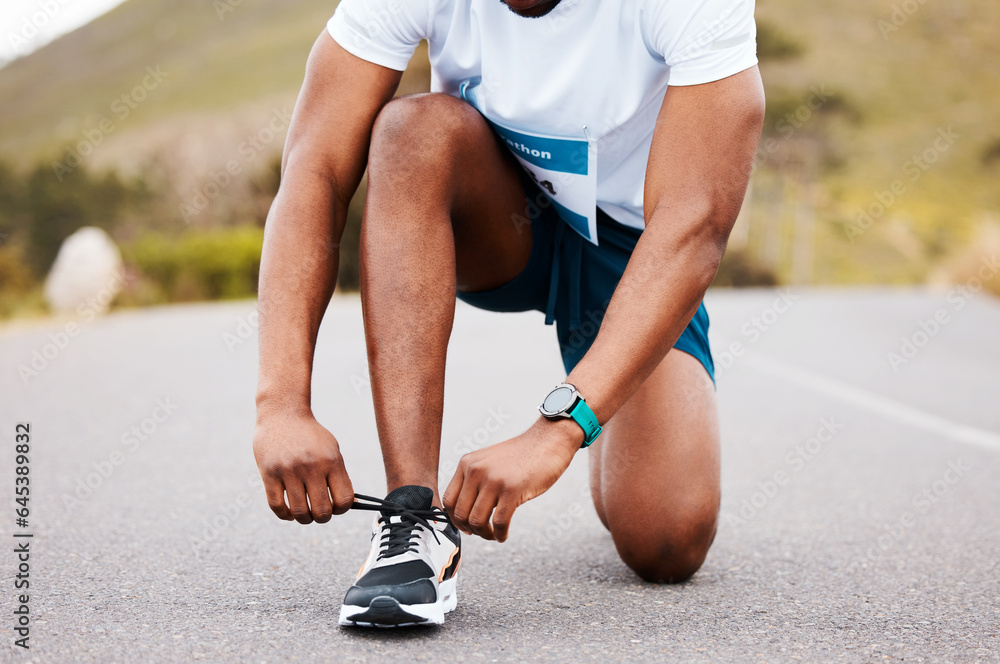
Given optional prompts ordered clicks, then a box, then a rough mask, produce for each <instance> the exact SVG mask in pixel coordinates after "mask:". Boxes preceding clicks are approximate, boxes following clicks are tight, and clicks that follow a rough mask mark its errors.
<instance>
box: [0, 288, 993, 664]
mask: <svg viewBox="0 0 1000 664" xmlns="http://www.w3.org/2000/svg"><path fill="white" fill-rule="evenodd" d="M708 304H709V311H710V313H711V316H712V341H713V345H714V346H715V349H716V355H717V362H718V363H719V369H718V395H719V403H720V409H721V419H722V438H723V448H724V457H723V464H724V465H723V485H724V500H723V505H722V518H721V523H720V528H719V534H718V537H717V539H716V542H715V545H714V547H713V549H712V551H711V553H710V554H709V557H708V560H707V561H706V563H705V566H704V567H703V569H702V570H701V571H700V572H699V573H698V574H697V576H696V577H695V578H694V579H693V580H692V581H690V582H689V583H686V584H683V585H679V586H656V585H649V584H646V583H643V582H641V581H640V580H639V579H638V578H637V577H636V576H634V575H633V574H632V573H631V572H630V571H629V570H628V569H627V568H625V567H624V566H623V565H622V564H621V563H620V562H619V560H618V557H617V556H616V554H615V550H614V548H613V545H612V542H611V540H610V537H609V535H608V534H607V533H606V532H605V530H604V529H603V528H602V526H601V525H600V523H599V521H598V520H597V517H596V516H595V514H594V512H593V508H592V506H591V504H590V501H589V496H588V492H587V487H586V463H587V459H586V455H587V454H586V452H581V453H580V454H579V455H578V456H577V459H576V461H575V462H574V463H573V465H572V467H571V468H570V470H569V471H568V472H567V474H566V475H565V476H564V477H563V478H562V479H561V480H560V481H559V482H558V484H557V485H556V486H555V487H554V488H553V489H552V490H551V491H549V492H548V493H547V494H546V495H544V496H542V497H540V498H538V499H537V500H535V501H533V502H531V503H529V504H528V505H526V506H524V507H522V508H521V509H520V510H518V512H517V514H516V516H515V519H514V522H513V527H512V532H511V537H510V540H509V541H508V542H507V543H505V544H502V545H500V544H496V543H492V542H485V541H482V540H476V539H472V538H466V544H465V546H466V549H465V559H464V561H463V562H464V564H463V568H462V571H461V573H460V575H459V579H460V583H459V586H458V587H459V605H458V609H457V611H455V612H454V613H453V614H451V615H449V616H448V619H447V623H446V624H445V625H444V626H443V627H442V628H424V629H407V630H396V631H385V630H359V629H343V628H340V627H338V626H337V615H338V610H339V608H340V601H341V599H342V597H343V594H344V591H345V590H346V588H347V587H348V586H349V585H350V583H351V581H352V580H353V578H354V575H355V573H356V571H357V569H358V567H359V566H360V564H361V563H362V561H363V559H364V557H365V555H366V552H367V548H368V528H369V524H370V518H371V515H370V513H363V512H351V513H348V514H347V515H345V516H342V517H338V518H335V519H334V520H333V521H332V522H330V523H328V524H326V525H310V526H307V527H306V526H301V525H298V524H296V523H287V522H282V521H279V520H278V519H276V518H275V517H274V516H273V515H272V514H271V512H270V511H269V509H268V508H267V505H266V502H265V499H264V496H263V493H262V491H261V482H260V479H259V477H258V476H257V472H256V467H255V465H254V463H253V459H252V455H251V447H250V442H251V434H252V432H253V424H254V404H253V396H254V388H255V380H256V371H257V350H256V343H257V338H256V331H255V329H254V324H255V318H254V316H253V312H254V304H253V303H251V302H238V303H227V304H212V305H192V306H179V307H166V308H161V309H154V310H146V311H126V312H121V313H116V314H113V315H110V316H107V317H106V318H103V319H99V320H94V321H90V320H87V319H80V320H73V319H68V320H63V321H55V322H52V321H50V322H46V323H32V324H27V325H25V324H21V325H18V326H13V327H11V326H8V327H7V328H6V329H4V330H3V331H0V360H2V362H0V366H2V376H0V390H2V394H3V399H2V403H0V426H2V429H0V437H2V439H3V440H4V445H3V452H2V458H3V462H2V464H3V465H2V467H3V472H2V477H3V478H5V479H4V480H3V482H4V484H5V485H6V486H4V487H2V488H0V490H2V491H3V494H4V495H5V496H10V497H9V498H6V499H5V501H6V502H7V504H8V505H9V509H6V510H5V514H4V515H3V518H2V520H0V524H2V533H0V535H2V537H3V538H4V539H3V541H4V542H5V543H6V544H4V546H3V548H4V549H5V550H8V551H12V550H13V548H14V544H13V543H14V542H16V541H19V540H15V539H14V538H12V537H11V536H12V534H13V533H15V532H32V533H33V534H34V538H33V539H32V540H31V552H32V557H31V571H30V574H31V577H30V583H31V588H30V591H31V593H30V601H29V604H30V611H31V618H32V623H31V632H30V641H29V643H30V645H31V649H30V650H29V651H24V650H22V649H21V648H16V647H13V645H12V643H13V641H14V639H15V634H14V631H13V627H14V622H13V613H12V612H13V611H14V609H15V607H16V603H15V593H14V590H13V577H14V575H15V566H16V564H17V563H16V560H15V555H14V554H13V553H8V554H6V555H4V556H3V557H2V560H0V565H2V569H3V576H4V581H3V586H4V592H3V595H2V597H3V615H4V616H5V617H4V618H3V619H2V621H0V623H2V624H0V633H2V634H3V638H4V640H5V643H4V645H3V649H2V650H0V653H3V654H2V656H0V660H2V661H14V662H27V661H36V662H56V663H58V662H101V663H109V662H147V661H152V662H161V661H163V662H167V661H177V662H191V661H206V662H226V661H232V662H251V663H254V662H312V661H331V662H332V661H336V662H354V661H358V662H376V661H395V662H408V661H462V662H471V663H475V662H510V661H602V662H611V661H635V662H647V661H696V662H697V661H703V662H722V661H732V662H758V661H759V662H788V661H811V662H881V661H907V662H923V661H926V662H944V661H955V662H997V661H1000V634H998V633H1000V585H998V577H1000V565H998V559H1000V489H998V486H1000V407H998V406H1000V371H998V369H1000V303H998V301H997V300H995V299H991V298H990V297H989V296H986V295H984V294H981V293H975V292H973V291H965V292H963V293H960V294H957V295H956V293H952V294H951V296H950V297H949V296H948V294H947V293H945V292H941V293H937V292H928V291H912V290H901V291H895V290H860V291H853V290H823V289H818V290H809V289H805V290H793V291H771V290H750V291H739V292H735V291H713V292H711V294H710V296H709V303H708ZM942 312H943V313H942ZM69 323H76V324H77V325H78V327H77V328H72V331H73V332H74V333H75V334H74V335H73V336H70V335H68V334H67V335H66V336H65V337H63V336H61V333H63V332H65V331H66V329H67V327H66V326H67V325H68V324H69ZM453 339H454V342H453V346H452V350H451V354H450V359H449V369H448V380H449V382H448V388H447V406H446V415H445V427H444V439H443V443H442V477H443V478H444V479H447V478H449V477H450V472H449V471H450V469H452V468H453V467H454V463H455V461H457V460H458V458H459V457H460V456H461V454H462V453H463V452H467V451H469V450H471V449H474V448H478V447H482V446H484V445H488V444H491V443H495V442H499V441H500V440H503V439H504V438H506V437H508V436H512V435H515V434H517V433H519V432H521V431H522V430H523V429H524V428H526V427H527V426H528V425H529V423H530V422H532V421H533V419H534V418H535V417H536V411H535V406H536V404H537V402H538V401H539V399H540V397H541V396H542V395H544V394H545V392H546V391H547V390H548V389H549V388H550V387H551V386H552V385H553V384H555V383H557V382H559V381H560V380H561V379H562V378H563V374H562V373H561V371H562V370H561V364H560V361H559V358H558V352H557V347H556V342H555V340H554V334H553V331H552V329H551V328H546V327H544V326H543V325H542V315H541V314H537V313H527V314H516V315H499V314H491V313H486V312H481V311H477V310H474V309H472V308H470V307H467V306H464V305H459V309H458V313H457V317H456V323H455V333H454V337H453ZM904 340H907V341H905V342H904ZM60 346H62V347H60ZM36 351H37V352H38V355H37V356H36V355H35V352H36ZM891 354H895V355H891ZM32 362H34V368H32ZM27 369H31V371H33V372H36V373H33V374H32V373H30V372H28V371H27ZM314 384H315V388H314V393H313V401H314V408H315V411H316V414H317V416H318V418H319V420H320V421H321V422H322V423H323V424H325V425H326V426H328V427H329V428H330V429H332V430H333V431H334V433H335V434H336V435H337V437H338V438H339V440H340V442H341V447H342V449H343V451H344V455H345V457H346V460H347V467H348V470H349V471H350V473H351V476H352V478H353V482H354V487H355V490H357V491H358V492H360V493H367V494H376V495H382V492H383V491H384V485H383V478H382V475H381V468H380V456H379V451H378V444H377V440H376V434H375V422H374V416H373V411H372V403H371V397H370V394H369V392H368V379H367V368H366V361H365V356H364V344H363V331H362V324H361V309H360V303H359V301H358V299H357V298H353V297H345V298H338V299H335V301H334V303H333V305H332V306H331V309H330V312H329V314H328V315H327V317H326V321H325V323H324V325H323V329H322V331H321V334H320V343H319V349H318V353H317V358H316V376H315V383H314ZM17 422H30V423H31V427H32V441H33V442H32V453H31V455H30V465H31V475H30V477H31V489H32V492H31V503H30V507H31V516H30V524H29V527H28V528H27V529H21V528H17V526H16V524H15V521H14V508H15V507H17V505H15V504H14V502H13V488H14V471H13V465H14V464H13V458H14V449H13V447H14V428H15V424H16V423H17ZM647 516H648V518H650V519H653V518H655V517H656V515H655V514H649V515H647Z"/></svg>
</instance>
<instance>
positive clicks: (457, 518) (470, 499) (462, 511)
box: [451, 470, 479, 534]
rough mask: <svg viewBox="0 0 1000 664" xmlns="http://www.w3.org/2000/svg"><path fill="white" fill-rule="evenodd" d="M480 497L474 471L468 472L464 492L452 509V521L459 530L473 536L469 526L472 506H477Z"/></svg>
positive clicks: (463, 484) (463, 487)
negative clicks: (477, 499)
mask: <svg viewBox="0 0 1000 664" xmlns="http://www.w3.org/2000/svg"><path fill="white" fill-rule="evenodd" d="M478 495H479V483H478V481H477V478H476V477H475V476H473V475H472V471H471V470H469V471H466V477H465V479H464V480H463V481H462V491H461V493H459V494H458V497H457V498H455V507H454V508H452V515H451V516H452V520H453V521H454V522H455V525H456V526H457V527H458V529H459V530H461V531H463V532H466V533H469V534H472V532H473V531H472V527H471V526H470V525H469V514H470V513H471V512H472V506H473V505H475V504H476V498H477V497H478Z"/></svg>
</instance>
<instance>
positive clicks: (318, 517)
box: [306, 476, 333, 523]
mask: <svg viewBox="0 0 1000 664" xmlns="http://www.w3.org/2000/svg"><path fill="white" fill-rule="evenodd" d="M306 491H307V492H308V494H309V508H310V509H309V512H310V513H311V514H312V518H313V519H314V520H315V521H316V523H326V522H327V521H329V520H330V517H332V516H333V501H331V500H330V487H329V486H327V484H326V478H325V477H323V476H320V477H315V478H309V479H307V480H306Z"/></svg>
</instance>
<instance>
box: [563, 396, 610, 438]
mask: <svg viewBox="0 0 1000 664" xmlns="http://www.w3.org/2000/svg"><path fill="white" fill-rule="evenodd" d="M568 412H569V416H570V417H572V418H573V421H574V422H576V423H577V424H579V425H580V428H581V429H583V435H584V439H583V445H581V446H580V447H581V448H584V447H589V446H590V444H591V443H593V442H594V441H595V440H597V437H598V436H600V435H601V432H602V431H604V428H603V427H602V426H601V425H600V424H599V423H598V421H597V416H596V415H594V411H592V410H591V409H590V406H588V405H587V402H586V401H584V400H583V398H580V399H577V401H576V405H574V406H573V407H572V408H571V409H570V410H569V411H568Z"/></svg>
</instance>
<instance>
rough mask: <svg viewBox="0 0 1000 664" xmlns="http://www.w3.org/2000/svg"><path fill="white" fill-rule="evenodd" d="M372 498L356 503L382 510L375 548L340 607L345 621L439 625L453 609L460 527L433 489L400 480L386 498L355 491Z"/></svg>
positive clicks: (374, 528) (375, 527)
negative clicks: (439, 503)
mask: <svg viewBox="0 0 1000 664" xmlns="http://www.w3.org/2000/svg"><path fill="white" fill-rule="evenodd" d="M355 498H357V499H360V500H364V501H367V502H368V503H374V504H371V505H366V504H361V503H354V509H369V510H378V511H379V513H380V514H379V516H377V517H376V518H375V522H374V523H373V524H372V548H371V552H370V553H369V554H368V559H367V560H366V561H365V564H364V565H362V567H361V571H360V572H358V579H357V581H355V582H354V585H353V586H351V587H350V589H349V590H348V591H347V595H346V596H345V597H344V604H343V606H342V607H341V608H340V624H341V625H360V626H364V627H372V626H374V627H402V626H404V625H441V624H443V623H444V614H445V613H447V612H449V611H452V610H454V609H455V604H456V602H457V600H458V596H457V595H456V592H455V573H456V572H457V571H458V565H459V562H460V561H461V558H462V540H461V535H460V533H459V532H458V529H457V528H455V526H453V525H451V521H450V520H449V519H448V515H447V514H446V513H445V512H444V511H443V510H442V509H441V508H439V507H433V508H432V507H431V503H432V502H433V500H434V492H433V491H431V490H430V489H428V488H427V487H422V486H401V487H399V488H398V489H396V490H394V491H392V492H391V493H390V494H389V495H388V496H386V497H385V500H379V499H378V498H371V497H369V496H362V495H356V496H355Z"/></svg>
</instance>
